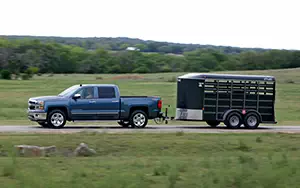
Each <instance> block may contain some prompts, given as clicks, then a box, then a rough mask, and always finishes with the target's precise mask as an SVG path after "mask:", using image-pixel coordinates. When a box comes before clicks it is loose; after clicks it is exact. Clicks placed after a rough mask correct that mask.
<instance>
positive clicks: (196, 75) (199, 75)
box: [178, 73, 275, 81]
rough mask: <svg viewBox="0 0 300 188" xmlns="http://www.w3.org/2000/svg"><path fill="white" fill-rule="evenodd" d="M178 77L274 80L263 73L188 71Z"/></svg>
mask: <svg viewBox="0 0 300 188" xmlns="http://www.w3.org/2000/svg"><path fill="white" fill-rule="evenodd" d="M178 78H183V79H195V80H204V79H228V80H261V81H275V77H274V76H264V75H241V74H211V73H188V74H185V75H182V76H179V77H178Z"/></svg>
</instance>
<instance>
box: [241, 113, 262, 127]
mask: <svg viewBox="0 0 300 188" xmlns="http://www.w3.org/2000/svg"><path fill="white" fill-rule="evenodd" d="M259 122H260V118H259V116H258V115H257V113H254V112H250V113H248V114H246V116H245V118H244V125H245V127H246V128H247V129H256V128H257V127H258V126H259Z"/></svg>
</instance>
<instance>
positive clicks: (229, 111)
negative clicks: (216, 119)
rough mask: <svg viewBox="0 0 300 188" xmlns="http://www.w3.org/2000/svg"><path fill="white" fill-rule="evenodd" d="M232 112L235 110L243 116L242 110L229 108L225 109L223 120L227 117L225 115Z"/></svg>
mask: <svg viewBox="0 0 300 188" xmlns="http://www.w3.org/2000/svg"><path fill="white" fill-rule="evenodd" d="M232 112H237V113H238V114H239V115H241V117H242V118H243V114H242V112H240V111H239V110H237V109H230V110H227V111H226V112H225V113H224V114H223V118H222V119H223V121H225V120H226V118H227V116H228V115H229V114H230V113H232Z"/></svg>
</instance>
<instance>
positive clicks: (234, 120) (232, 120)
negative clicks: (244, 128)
mask: <svg viewBox="0 0 300 188" xmlns="http://www.w3.org/2000/svg"><path fill="white" fill-rule="evenodd" d="M229 122H230V125H232V126H237V125H238V124H239V123H240V120H239V118H238V117H237V116H232V117H231V118H230V119H229Z"/></svg>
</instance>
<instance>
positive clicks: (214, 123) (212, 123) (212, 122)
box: [206, 120, 220, 127]
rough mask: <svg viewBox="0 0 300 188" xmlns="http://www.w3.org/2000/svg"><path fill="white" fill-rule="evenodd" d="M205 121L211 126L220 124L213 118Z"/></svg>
mask: <svg viewBox="0 0 300 188" xmlns="http://www.w3.org/2000/svg"><path fill="white" fill-rule="evenodd" d="M206 123H207V124H208V125H209V126H211V127H217V126H218V125H220V122H219V121H213V120H210V121H206Z"/></svg>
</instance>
